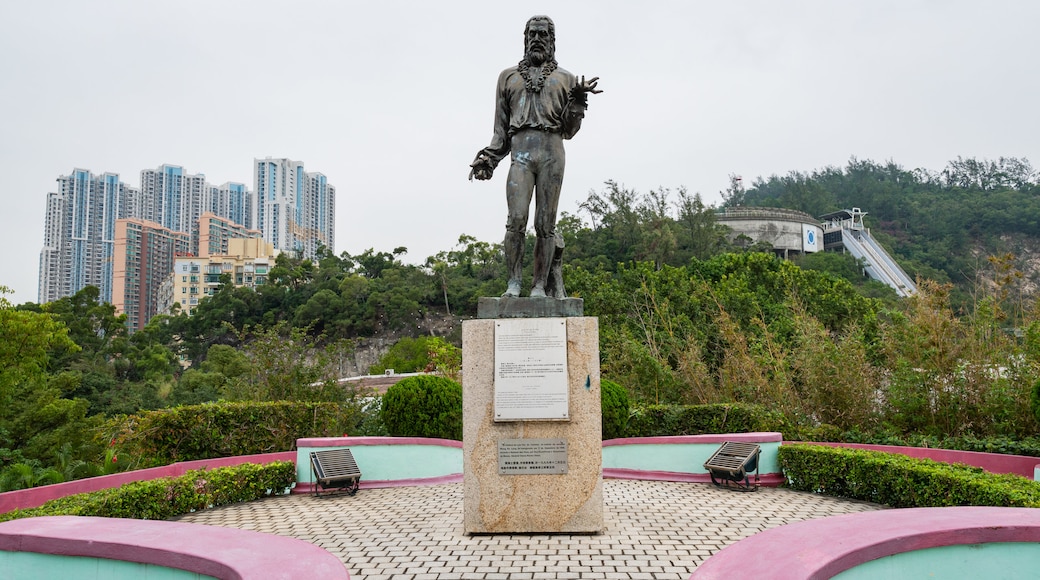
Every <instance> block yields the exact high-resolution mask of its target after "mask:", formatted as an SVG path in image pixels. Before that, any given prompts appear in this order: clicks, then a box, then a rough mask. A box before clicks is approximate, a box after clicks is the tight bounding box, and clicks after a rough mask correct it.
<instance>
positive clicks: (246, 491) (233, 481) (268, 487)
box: [0, 461, 296, 522]
mask: <svg viewBox="0 0 1040 580" xmlns="http://www.w3.org/2000/svg"><path fill="white" fill-rule="evenodd" d="M295 482H296V466H295V465H294V464H293V463H292V462H291V461H276V462H273V463H268V464H265V465H257V464H255V463H244V464H242V465H235V466H232V467H220V468H217V469H211V470H205V469H199V470H193V471H189V472H187V473H185V474H184V475H182V476H180V477H163V478H159V479H152V480H149V481H135V482H131V483H127V484H124V485H122V486H120V487H113V488H110V489H102V490H98V491H93V492H90V493H81V494H76V495H70V496H66V497H62V498H58V499H54V500H51V501H49V502H47V503H45V504H43V505H41V506H40V507H36V508H30V509H24V510H14V511H11V512H7V513H5V514H0V522H4V521H8V520H14V519H18V518H28V517H36V516H100V517H106V518H133V519H140V520H165V519H169V518H172V517H174V516H178V515H181V514H186V513H189V512H193V511H197V510H202V509H206V508H211V507H216V506H221V505H227V504H231V503H237V502H242V501H252V500H255V499H260V498H262V497H264V496H267V495H272V494H275V495H277V494H280V493H284V492H285V491H286V490H288V488H289V487H291V486H292V485H293V484H294V483H295Z"/></svg>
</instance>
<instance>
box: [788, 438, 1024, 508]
mask: <svg viewBox="0 0 1040 580" xmlns="http://www.w3.org/2000/svg"><path fill="white" fill-rule="evenodd" d="M779 460H780V467H781V469H783V472H784V475H785V476H786V477H787V480H788V486H790V487H792V488H794V489H797V490H801V491H809V492H813V493H821V494H825V495H832V496H837V497H845V498H850V499H858V500H864V501H871V502H875V503H881V504H885V505H889V506H892V507H900V508H902V507H944V506H962V505H979V506H1011V507H1040V483H1037V482H1034V481H1031V480H1028V479H1026V478H1024V477H1020V476H1017V475H1008V474H999V475H998V474H992V473H986V472H985V471H983V470H982V469H980V468H977V467H969V466H966V465H950V464H946V463H938V462H935V461H932V460H930V459H916V458H912V457H906V456H903V455H896V454H892V453H881V452H877V451H864V450H859V449H840V448H834V447H826V446H823V445H782V446H781V447H780V452H779Z"/></svg>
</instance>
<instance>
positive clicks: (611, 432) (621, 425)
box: [599, 379, 630, 439]
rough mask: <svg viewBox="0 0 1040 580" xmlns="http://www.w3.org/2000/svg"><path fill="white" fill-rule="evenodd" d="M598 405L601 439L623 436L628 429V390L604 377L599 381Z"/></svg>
mask: <svg viewBox="0 0 1040 580" xmlns="http://www.w3.org/2000/svg"><path fill="white" fill-rule="evenodd" d="M599 392H600V405H601V407H602V409H601V410H602V423H603V439H617V438H619V437H624V436H625V433H626V431H628V416H629V413H630V411H629V405H628V391H627V390H626V389H625V387H622V386H621V385H619V384H617V383H615V382H613V381H608V380H606V379H602V380H600V382H599Z"/></svg>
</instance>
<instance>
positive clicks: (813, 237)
mask: <svg viewBox="0 0 1040 580" xmlns="http://www.w3.org/2000/svg"><path fill="white" fill-rule="evenodd" d="M808 234H809V235H808V236H806V238H805V239H806V240H807V241H808V242H809V245H810V246H815V245H816V232H814V231H812V230H809V232H808Z"/></svg>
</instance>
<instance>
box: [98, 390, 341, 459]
mask: <svg viewBox="0 0 1040 580" xmlns="http://www.w3.org/2000/svg"><path fill="white" fill-rule="evenodd" d="M360 421H361V414H360V412H359V411H358V410H357V409H356V408H355V407H353V406H341V405H339V404H337V403H304V402H289V401H282V402H274V403H216V404H207V405H193V406H187V407H177V408H174V409H163V410H159V411H147V412H144V413H141V414H139V415H134V416H130V417H125V418H122V419H117V420H114V421H113V422H111V423H110V424H109V426H108V429H109V431H108V432H109V433H111V432H112V431H116V432H117V434H116V435H115V436H114V437H113V439H112V444H113V445H114V446H115V447H117V448H119V449H120V452H121V453H122V454H124V455H127V456H130V457H133V458H134V460H135V461H136V462H137V466H138V467H153V466H157V465H168V464H170V463H174V462H176V461H192V460H195V459H212V458H215V457H233V456H236V455H253V454H256V453H275V452H279V451H291V450H292V449H294V448H295V446H296V439H298V438H300V437H339V436H342V435H343V434H344V433H352V432H354V428H355V427H356V426H357V424H358V423H359V422H360ZM106 438H107V436H106Z"/></svg>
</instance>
